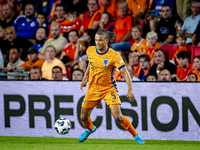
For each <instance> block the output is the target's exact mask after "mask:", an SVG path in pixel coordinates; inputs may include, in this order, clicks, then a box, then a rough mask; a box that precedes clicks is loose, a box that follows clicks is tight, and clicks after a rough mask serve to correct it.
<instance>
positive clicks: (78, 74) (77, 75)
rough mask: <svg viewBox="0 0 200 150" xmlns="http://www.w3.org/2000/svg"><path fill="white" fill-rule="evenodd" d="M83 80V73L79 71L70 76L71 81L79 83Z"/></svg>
mask: <svg viewBox="0 0 200 150" xmlns="http://www.w3.org/2000/svg"><path fill="white" fill-rule="evenodd" d="M82 79H83V73H82V72H81V71H78V70H75V71H74V72H73V74H72V80H73V81H81V80H82Z"/></svg>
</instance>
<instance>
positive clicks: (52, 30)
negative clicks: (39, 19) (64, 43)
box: [51, 26, 60, 39]
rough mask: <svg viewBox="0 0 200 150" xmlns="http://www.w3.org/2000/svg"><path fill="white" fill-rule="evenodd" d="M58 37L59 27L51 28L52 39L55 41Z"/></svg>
mask: <svg viewBox="0 0 200 150" xmlns="http://www.w3.org/2000/svg"><path fill="white" fill-rule="evenodd" d="M59 35H60V27H59V26H51V36H52V38H53V39H57V38H58V37H59Z"/></svg>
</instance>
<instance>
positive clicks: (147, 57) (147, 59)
mask: <svg viewBox="0 0 200 150" xmlns="http://www.w3.org/2000/svg"><path fill="white" fill-rule="evenodd" d="M141 58H144V59H145V61H148V62H150V58H149V56H148V55H146V54H143V55H140V56H139V58H138V60H140V59H141Z"/></svg>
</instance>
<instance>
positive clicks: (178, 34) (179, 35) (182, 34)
mask: <svg viewBox="0 0 200 150" xmlns="http://www.w3.org/2000/svg"><path fill="white" fill-rule="evenodd" d="M178 38H183V39H185V40H186V39H187V36H186V34H185V33H184V32H182V33H181V32H178V33H177V34H176V39H178Z"/></svg>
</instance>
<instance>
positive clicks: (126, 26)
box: [113, 16, 137, 42]
mask: <svg viewBox="0 0 200 150" xmlns="http://www.w3.org/2000/svg"><path fill="white" fill-rule="evenodd" d="M133 19H134V20H133V21H134V24H135V23H136V22H137V21H136V20H135V18H133ZM131 27H132V17H131V16H126V17H125V18H119V19H117V20H116V22H115V28H114V30H113V32H114V33H116V34H117V35H116V36H117V37H116V42H119V41H120V40H121V39H122V38H123V37H124V36H125V35H126V33H128V32H129V31H130V30H131Z"/></svg>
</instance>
